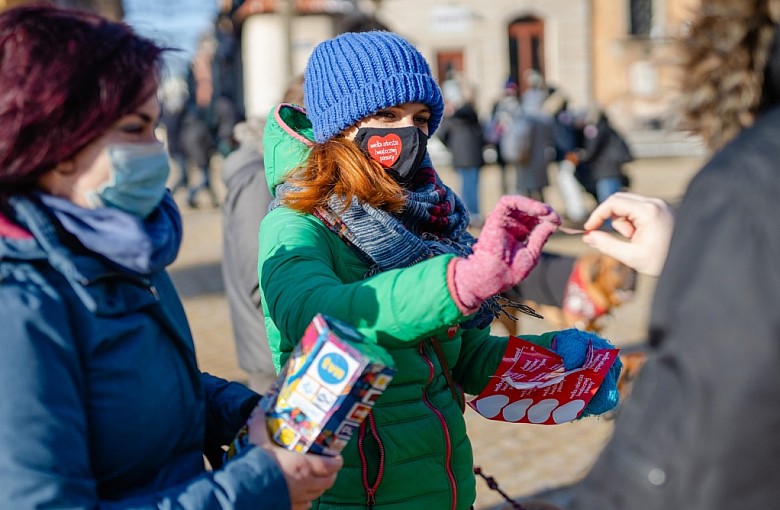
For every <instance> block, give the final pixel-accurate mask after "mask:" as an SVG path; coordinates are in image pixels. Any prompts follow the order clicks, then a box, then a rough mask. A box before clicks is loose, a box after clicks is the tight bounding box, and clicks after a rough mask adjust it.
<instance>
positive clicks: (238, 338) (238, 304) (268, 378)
mask: <svg viewBox="0 0 780 510" xmlns="http://www.w3.org/2000/svg"><path fill="white" fill-rule="evenodd" d="M264 125H265V122H264V121H261V120H260V119H256V118H251V119H248V120H246V121H245V122H239V123H238V124H236V126H235V129H234V137H235V139H236V141H237V142H238V148H237V149H236V150H234V151H233V152H231V153H230V154H229V155H228V157H227V158H225V161H224V163H223V164H222V181H223V182H224V183H225V188H226V190H227V192H226V195H225V200H224V201H223V202H222V233H223V251H222V278H223V280H224V282H225V297H226V298H227V302H228V305H229V307H230V319H231V322H232V325H233V338H234V340H235V344H236V355H237V356H238V364H239V366H240V367H241V368H242V369H243V370H244V371H245V372H246V373H247V379H248V385H249V387H250V388H251V389H253V390H254V391H257V392H258V393H262V392H264V391H266V390H267V389H268V387H269V386H270V384H271V383H272V382H273V381H274V380H275V379H276V370H275V369H274V364H273V361H272V360H271V351H270V350H269V348H268V340H267V338H266V334H265V324H264V318H263V312H262V305H261V302H260V284H259V283H258V279H257V252H258V242H257V233H258V231H259V230H260V221H261V220H262V219H263V217H264V216H265V214H266V212H267V211H268V206H269V204H270V203H271V193H270V192H269V191H268V184H267V183H266V180H265V167H264V166H263V153H262V141H263V136H262V133H263V126H264Z"/></svg>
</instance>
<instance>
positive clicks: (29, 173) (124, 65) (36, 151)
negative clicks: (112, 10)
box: [0, 5, 166, 190]
mask: <svg viewBox="0 0 780 510" xmlns="http://www.w3.org/2000/svg"><path fill="white" fill-rule="evenodd" d="M163 51H166V50H165V49H164V48H161V47H159V46H157V45H156V44H155V43H153V42H152V41H150V40H148V39H145V38H143V37H140V36H138V35H136V34H135V33H134V32H133V31H132V29H130V28H129V27H128V26H127V25H125V24H123V23H115V22H112V21H109V20H107V19H105V18H102V17H100V16H98V15H96V14H93V13H88V12H82V11H77V10H70V9H62V8H58V7H54V6H40V5H39V6H25V7H18V8H14V9H8V10H6V11H3V12H2V13H0V187H2V188H5V189H6V190H9V189H12V188H13V189H20V188H25V187H29V186H31V185H32V184H34V182H35V181H36V179H37V178H38V177H39V176H40V175H41V174H43V173H45V172H47V171H49V170H51V169H52V168H53V167H54V166H55V165H57V164H58V163H60V162H62V161H67V160H68V159H69V158H71V157H73V156H74V155H75V154H76V153H77V152H78V151H79V150H81V149H82V148H83V147H84V146H86V145H87V144H89V143H90V142H92V141H93V140H95V139H97V138H98V137H100V136H101V135H102V134H103V133H105V132H106V131H107V130H108V129H109V128H110V127H111V126H112V125H113V124H114V123H115V122H116V121H117V120H118V119H119V118H121V117H122V116H123V115H125V114H127V113H129V112H131V111H133V110H134V109H135V108H136V107H137V106H138V105H140V104H142V103H143V101H145V100H146V99H148V98H149V96H150V95H151V94H153V93H154V92H155V90H156V87H157V83H158V81H159V75H160V70H161V65H162V64H161V55H162V52H163Z"/></svg>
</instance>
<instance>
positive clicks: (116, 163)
mask: <svg viewBox="0 0 780 510" xmlns="http://www.w3.org/2000/svg"><path fill="white" fill-rule="evenodd" d="M106 151H107V152H108V159H109V161H110V162H111V169H110V171H109V178H108V182H106V183H105V184H104V185H102V186H101V187H100V188H99V189H98V190H97V191H94V192H91V193H88V194H87V195H88V196H87V199H88V200H89V201H90V203H91V204H92V205H93V206H95V207H100V206H106V207H115V208H117V209H121V210H123V211H125V212H128V213H131V214H135V215H137V216H140V217H141V218H146V217H147V216H149V214H151V212H152V211H154V209H155V207H157V205H158V204H159V203H160V201H161V200H162V198H163V196H164V195H165V193H166V189H165V183H166V182H167V181H168V175H169V174H170V171H171V170H170V166H169V163H168V153H167V152H166V151H165V145H163V144H162V143H160V142H152V143H143V144H139V143H126V144H115V145H109V146H108V147H107V148H106Z"/></svg>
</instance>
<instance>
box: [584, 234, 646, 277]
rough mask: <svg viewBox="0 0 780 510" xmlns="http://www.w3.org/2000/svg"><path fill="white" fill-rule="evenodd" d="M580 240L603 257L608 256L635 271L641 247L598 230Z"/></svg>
mask: <svg viewBox="0 0 780 510" xmlns="http://www.w3.org/2000/svg"><path fill="white" fill-rule="evenodd" d="M582 240H583V241H584V242H585V243H586V244H587V245H589V246H592V247H593V248H595V249H597V250H598V251H599V252H601V253H603V254H604V255H609V256H610V257H613V258H615V259H617V260H619V261H620V262H622V263H623V264H626V265H627V266H629V267H633V268H634V269H636V267H635V266H636V258H637V255H638V254H639V253H640V251H641V249H642V248H641V247H638V246H636V245H634V244H632V243H631V242H629V241H623V240H621V239H619V238H617V237H615V236H613V235H612V234H608V233H607V232H601V231H598V230H595V231H593V232H589V233H587V234H585V235H584V236H582Z"/></svg>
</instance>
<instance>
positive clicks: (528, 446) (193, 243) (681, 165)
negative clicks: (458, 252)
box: [171, 157, 702, 510]
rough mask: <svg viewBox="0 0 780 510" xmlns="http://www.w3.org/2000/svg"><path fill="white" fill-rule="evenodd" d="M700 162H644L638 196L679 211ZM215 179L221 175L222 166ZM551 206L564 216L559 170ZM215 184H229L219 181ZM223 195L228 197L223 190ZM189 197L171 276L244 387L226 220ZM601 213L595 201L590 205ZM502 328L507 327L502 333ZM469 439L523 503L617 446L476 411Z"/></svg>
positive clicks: (597, 432) (213, 366) (537, 324)
mask: <svg viewBox="0 0 780 510" xmlns="http://www.w3.org/2000/svg"><path fill="white" fill-rule="evenodd" d="M701 162H702V160H701V158H699V157H689V158H662V159H647V160H638V161H635V162H633V163H632V164H630V165H629V168H628V173H629V175H630V176H631V179H632V190H633V191H635V192H637V193H643V194H647V195H652V196H657V197H661V198H664V199H666V200H667V201H669V202H670V203H672V204H676V203H677V202H678V201H679V199H680V198H681V197H682V195H683V193H684V190H685V186H686V185H687V183H688V181H689V179H690V177H691V176H692V175H693V173H695V171H696V170H697V169H698V168H699V166H700V164H701ZM216 167H217V168H215V173H216V172H218V165H216ZM439 171H440V173H441V175H442V179H443V180H444V181H445V182H446V183H447V184H448V185H450V186H452V187H453V188H454V189H455V190H458V189H459V183H458V180H457V177H456V176H455V175H454V174H453V173H452V171H451V170H449V169H446V168H445V169H440V170H439ZM550 174H551V179H552V185H551V186H550V187H549V188H547V191H546V199H547V200H548V202H549V203H550V204H551V205H553V207H555V208H556V209H558V208H560V209H561V210H562V205H561V202H560V198H559V195H558V193H557V188H556V187H555V182H554V177H555V176H554V174H555V172H554V171H551V172H550ZM214 177H215V178H214V179H213V180H212V182H217V183H219V182H221V181H220V179H219V178H217V177H218V176H216V175H215V176H214ZM498 190H499V171H498V169H497V167H495V166H487V167H485V168H484V169H483V171H482V173H481V176H480V199H481V206H482V209H483V211H482V212H483V214H484V213H486V212H489V211H490V210H491V209H492V208H493V206H494V205H495V203H496V202H497V200H498V198H499V192H498ZM217 191H218V194H219V195H220V196H222V194H223V190H221V189H218V190H217ZM183 198H184V197H183V196H181V197H179V196H177V200H180V201H179V203H180V205H181V207H182V212H183V216H184V244H183V247H182V251H181V254H180V255H179V258H178V260H177V261H176V262H175V263H174V264H173V266H172V268H171V276H172V277H173V280H174V283H175V285H176V287H177V288H178V290H179V292H180V293H181V297H182V299H183V301H184V307H185V309H186V311H187V316H188V318H189V320H190V324H191V327H192V330H193V335H194V337H195V344H196V349H197V353H198V354H197V355H198V361H199V363H200V366H201V369H202V370H204V371H206V372H209V373H212V374H215V375H218V376H221V377H223V378H225V379H230V380H238V381H242V380H244V377H245V375H244V373H243V372H242V371H241V370H240V368H239V367H238V364H237V361H236V354H235V348H234V345H233V340H232V328H231V325H230V318H229V314H228V308H227V303H226V301H225V297H224V293H223V285H222V276H221V272H220V271H221V268H220V260H221V254H222V230H221V217H220V214H219V210H218V209H213V208H210V207H203V208H198V209H189V208H187V207H186V205H184V200H183ZM589 205H590V206H591V207H593V206H595V203H593V202H592V201H591V202H590V204H589ZM547 247H548V248H549V249H550V250H555V251H559V252H564V253H571V254H577V253H580V252H582V251H584V250H586V249H588V248H587V246H586V245H584V244H583V243H582V242H580V241H579V240H578V238H577V237H576V236H564V235H561V236H558V235H556V236H554V237H553V238H552V239H551V241H550V242H549V243H548V245H547ZM654 283H655V282H654V281H653V279H651V278H643V277H640V279H639V281H638V284H637V293H636V294H637V295H636V297H635V299H634V300H633V301H632V302H631V303H628V304H626V305H624V306H622V307H621V308H619V309H618V310H616V311H615V313H614V314H613V317H612V318H611V319H610V322H609V323H608V324H607V326H606V328H605V329H604V331H603V332H602V334H603V335H604V336H605V337H607V338H609V339H610V340H612V341H613V342H614V343H615V344H616V345H618V346H623V347H626V346H631V345H636V344H639V343H641V342H642V341H643V339H644V331H645V327H646V324H647V315H648V309H649V305H650V299H651V296H652V292H653V288H654ZM496 327H497V328H500V326H496ZM550 329H552V326H550V325H549V324H547V323H545V322H544V321H543V320H536V319H531V318H525V319H523V321H522V331H523V332H527V333H540V332H543V331H547V330H550ZM466 420H467V423H468V428H469V434H470V436H471V439H472V442H473V446H474V457H475V464H476V465H478V466H480V467H481V468H482V470H483V472H484V473H485V474H486V475H488V476H492V477H494V478H495V480H496V481H497V482H498V484H499V486H500V488H501V489H502V490H503V491H504V492H506V493H507V494H509V495H510V496H511V497H512V498H515V499H518V500H522V499H523V498H526V497H528V496H530V495H533V494H537V493H539V492H541V491H546V490H551V489H555V488H558V487H565V486H567V485H570V484H571V483H573V482H576V481H577V480H579V479H580V478H581V477H582V476H583V475H584V474H585V473H586V472H587V470H588V469H589V468H590V466H591V465H592V463H593V462H594V460H595V458H596V456H597V455H598V453H599V451H600V450H601V448H602V447H603V445H604V444H605V442H606V441H607V440H608V439H609V437H610V435H611V432H612V422H611V421H610V420H608V419H603V418H590V419H585V420H582V421H578V422H575V423H569V424H564V425H556V426H541V425H517V424H506V423H498V422H491V421H488V420H486V419H484V418H482V417H480V416H479V415H477V414H476V413H475V412H473V411H472V410H471V409H468V410H467V412H466ZM502 503H503V498H501V496H500V495H499V494H498V493H497V492H495V491H491V490H490V489H489V488H488V487H487V484H486V483H484V481H483V480H480V479H478V480H477V501H476V504H475V508H476V509H477V510H497V509H499V508H502V507H504V505H503V504H502Z"/></svg>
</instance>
